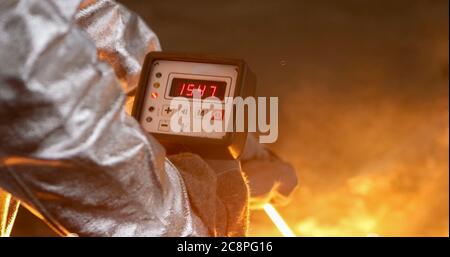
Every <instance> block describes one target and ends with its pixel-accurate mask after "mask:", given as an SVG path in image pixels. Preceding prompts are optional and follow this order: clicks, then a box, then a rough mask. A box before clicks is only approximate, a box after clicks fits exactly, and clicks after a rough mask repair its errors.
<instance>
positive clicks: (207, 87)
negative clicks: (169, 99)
mask: <svg viewBox="0 0 450 257" xmlns="http://www.w3.org/2000/svg"><path fill="white" fill-rule="evenodd" d="M226 88H227V83H226V82H225V81H212V80H199V79H185V78H173V79H172V84H171V86H170V92H169V96H173V97H177V96H181V97H186V98H193V95H194V94H193V92H195V91H196V90H197V91H198V92H200V95H201V98H202V99H205V98H208V97H217V98H219V99H220V100H223V99H224V97H225V90H226Z"/></svg>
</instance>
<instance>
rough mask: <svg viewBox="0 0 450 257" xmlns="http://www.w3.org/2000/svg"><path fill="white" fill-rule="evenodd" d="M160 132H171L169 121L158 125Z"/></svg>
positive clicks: (161, 121) (162, 121)
mask: <svg viewBox="0 0 450 257" xmlns="http://www.w3.org/2000/svg"><path fill="white" fill-rule="evenodd" d="M158 130H159V131H163V132H169V131H170V121H168V120H160V121H159V124H158Z"/></svg>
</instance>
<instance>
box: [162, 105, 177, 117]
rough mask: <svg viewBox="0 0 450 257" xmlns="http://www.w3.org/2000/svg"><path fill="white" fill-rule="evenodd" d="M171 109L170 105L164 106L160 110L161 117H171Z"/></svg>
mask: <svg viewBox="0 0 450 257" xmlns="http://www.w3.org/2000/svg"><path fill="white" fill-rule="evenodd" d="M173 111H174V110H173V109H172V108H170V105H164V106H163V108H162V115H163V116H171V115H172V114H173Z"/></svg>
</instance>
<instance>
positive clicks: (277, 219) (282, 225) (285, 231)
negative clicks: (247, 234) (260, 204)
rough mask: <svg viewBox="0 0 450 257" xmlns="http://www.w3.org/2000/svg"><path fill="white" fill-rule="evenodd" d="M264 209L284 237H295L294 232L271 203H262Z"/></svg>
mask: <svg viewBox="0 0 450 257" xmlns="http://www.w3.org/2000/svg"><path fill="white" fill-rule="evenodd" d="M264 211H266V213H267V215H268V216H269V218H270V219H271V220H272V222H273V223H274V224H275V226H277V228H278V230H280V232H281V234H282V235H283V236H285V237H295V234H294V232H292V230H291V229H290V228H289V226H288V225H287V224H286V222H285V221H284V220H283V218H282V217H281V215H280V214H279V213H278V211H277V210H276V209H275V207H273V205H271V204H268V203H266V204H264Z"/></svg>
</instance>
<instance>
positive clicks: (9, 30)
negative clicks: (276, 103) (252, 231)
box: [0, 0, 297, 236]
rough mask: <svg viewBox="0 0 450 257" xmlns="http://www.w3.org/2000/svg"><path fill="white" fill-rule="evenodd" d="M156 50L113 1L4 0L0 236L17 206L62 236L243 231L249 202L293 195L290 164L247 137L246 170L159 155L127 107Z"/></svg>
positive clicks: (146, 32) (147, 33) (0, 12)
mask: <svg viewBox="0 0 450 257" xmlns="http://www.w3.org/2000/svg"><path fill="white" fill-rule="evenodd" d="M157 50H160V44H159V41H158V39H157V37H156V35H155V34H154V33H153V32H152V31H151V30H150V29H149V28H148V27H147V26H146V25H145V23H144V22H143V21H142V20H141V19H140V18H139V17H138V16H136V15H135V14H134V13H132V12H130V11H128V10H127V9H126V8H125V7H123V6H122V5H120V4H117V3H115V2H113V1H109V0H105V1H95V0H85V1H63V0H22V1H16V0H11V1H10V0H4V1H1V2H0V60H1V62H0V188H1V189H2V190H3V191H0V215H2V217H3V218H2V221H3V222H2V223H0V234H3V235H8V234H9V233H10V231H11V227H12V223H13V220H14V216H15V213H16V212H17V206H18V204H19V201H20V203H21V204H22V205H23V206H25V207H26V208H27V209H29V210H30V211H31V212H33V213H34V214H35V215H37V216H38V217H39V218H41V219H43V220H44V221H45V222H46V223H47V224H48V225H49V226H50V227H51V228H52V229H54V230H55V231H56V232H57V233H59V234H60V235H65V236H69V235H79V236H244V235H245V234H246V231H247V219H248V208H249V199H250V201H253V200H255V199H256V200H255V201H257V202H258V201H259V202H261V199H264V200H263V201H269V200H274V199H273V197H272V196H274V195H275V196H284V197H281V198H286V197H287V196H289V194H290V193H291V192H292V190H293V189H294V188H295V187H296V184H297V180H296V176H295V173H294V171H293V169H292V167H291V166H290V165H288V164H286V163H284V162H282V161H281V160H279V159H278V158H276V157H274V156H273V155H272V154H270V153H269V151H267V150H266V149H265V148H264V147H262V146H261V145H259V144H258V143H257V142H256V141H255V140H254V139H252V138H251V137H250V139H249V141H248V143H247V145H246V150H245V154H244V156H243V158H242V160H241V164H242V170H243V171H244V175H243V174H242V173H241V166H240V163H237V162H227V163H224V162H221V161H214V160H206V161H205V160H202V159H201V158H200V157H199V156H197V155H194V154H190V153H183V154H178V155H174V156H166V155H165V151H164V149H163V147H162V146H161V145H160V144H159V143H158V142H157V141H156V140H155V139H154V138H153V137H151V136H150V135H147V134H146V133H144V132H143V131H142V130H141V128H140V127H139V125H138V123H137V122H136V121H135V120H134V119H133V118H132V117H130V116H129V115H127V114H126V112H125V110H124V109H125V108H124V102H125V101H126V96H128V97H129V99H130V100H129V101H128V103H130V102H131V101H132V96H133V93H134V89H135V87H136V85H137V82H138V78H139V73H140V70H141V65H142V62H143V59H144V56H145V54H146V53H148V52H149V51H157ZM268 167H269V168H268ZM274 170H276V171H274ZM245 174H247V175H245ZM268 177H270V180H268V179H267V178H268ZM261 181H263V182H264V183H260V182H261ZM269 181H270V182H269ZM261 185H262V186H261ZM248 188H250V193H249V190H248ZM274 191H276V192H278V193H275V194H274V193H273V192H274ZM9 194H11V195H12V196H13V197H11V195H9ZM249 194H251V196H252V197H251V198H249ZM264 195H265V196H264ZM267 195H270V197H266V196H267ZM278 198H280V197H278ZM15 199H17V200H15Z"/></svg>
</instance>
